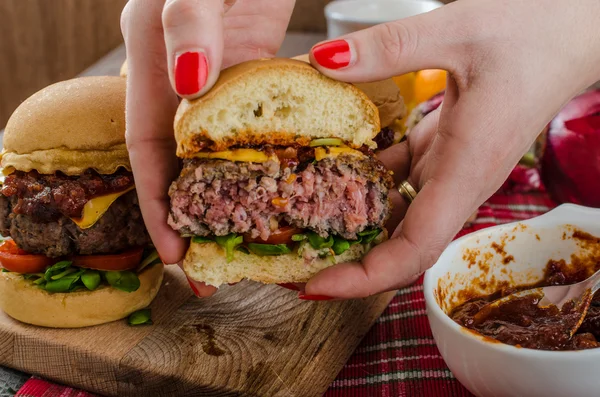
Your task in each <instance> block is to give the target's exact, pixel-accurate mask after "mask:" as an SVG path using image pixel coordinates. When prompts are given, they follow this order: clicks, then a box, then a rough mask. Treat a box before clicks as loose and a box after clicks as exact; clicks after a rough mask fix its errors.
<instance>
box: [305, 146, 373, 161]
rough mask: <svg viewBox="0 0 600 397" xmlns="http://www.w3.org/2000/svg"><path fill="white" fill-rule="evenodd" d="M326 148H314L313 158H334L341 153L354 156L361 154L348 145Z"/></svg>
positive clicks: (318, 159)
mask: <svg viewBox="0 0 600 397" xmlns="http://www.w3.org/2000/svg"><path fill="white" fill-rule="evenodd" d="M328 149H329V153H328V150H327V149H326V148H324V147H317V148H315V159H316V160H317V161H321V160H323V159H324V158H336V157H337V156H339V155H340V154H342V153H348V154H353V155H355V156H363V154H362V152H359V151H358V150H354V149H351V148H349V147H340V146H330V147H329V148H328Z"/></svg>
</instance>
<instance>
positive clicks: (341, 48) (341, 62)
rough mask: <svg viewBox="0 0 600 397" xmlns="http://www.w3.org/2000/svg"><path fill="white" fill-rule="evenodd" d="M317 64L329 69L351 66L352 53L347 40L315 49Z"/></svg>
mask: <svg viewBox="0 0 600 397" xmlns="http://www.w3.org/2000/svg"><path fill="white" fill-rule="evenodd" d="M312 51H313V56H314V57H315V60H316V61H317V63H318V64H319V65H321V66H323V67H325V68H327V69H340V68H343V67H345V66H348V65H349V64H350V60H351V59H352V53H351V52H350V46H349V45H348V42H347V41H346V40H333V41H328V42H327V43H323V44H318V45H316V46H315V47H314V48H313V50H312Z"/></svg>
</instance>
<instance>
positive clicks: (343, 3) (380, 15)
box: [325, 0, 444, 39]
mask: <svg viewBox="0 0 600 397" xmlns="http://www.w3.org/2000/svg"><path fill="white" fill-rule="evenodd" d="M443 5H444V3H442V2H439V1H436V0H337V1H332V2H331V3H329V4H327V5H326V6H325V18H326V19H327V37H328V38H330V39H331V38H334V37H339V36H342V35H344V34H347V33H351V32H354V31H356V30H361V29H365V28H368V27H371V26H373V25H378V24H380V23H385V22H391V21H395V20H398V19H402V18H407V17H411V16H414V15H417V14H422V13H425V12H428V11H432V10H434V9H436V8H439V7H441V6H443Z"/></svg>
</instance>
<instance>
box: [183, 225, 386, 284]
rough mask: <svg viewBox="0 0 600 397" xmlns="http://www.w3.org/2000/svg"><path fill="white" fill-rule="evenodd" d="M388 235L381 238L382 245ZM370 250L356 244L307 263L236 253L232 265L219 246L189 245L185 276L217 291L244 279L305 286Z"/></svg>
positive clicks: (288, 257) (291, 257)
mask: <svg viewBox="0 0 600 397" xmlns="http://www.w3.org/2000/svg"><path fill="white" fill-rule="evenodd" d="M386 238H387V233H386V232H384V233H382V234H381V241H383V240H384V239H386ZM370 248H371V247H369V246H365V245H361V244H355V245H352V246H350V248H349V249H348V250H347V251H345V252H344V253H342V254H341V255H336V256H335V257H331V256H330V257H326V258H316V259H314V260H313V261H310V262H307V261H305V260H304V258H302V257H300V256H299V255H298V254H297V253H290V254H285V255H277V256H258V255H253V254H245V253H243V252H240V251H237V250H236V251H235V252H234V254H233V260H231V261H230V262H229V263H228V262H227V259H226V257H225V250H224V249H223V248H221V246H219V245H218V244H216V243H213V242H209V243H194V242H191V243H190V247H189V248H188V251H187V253H186V255H185V259H184V260H183V270H184V272H185V274H186V275H187V276H188V277H190V278H191V279H194V280H196V281H200V282H204V283H206V284H208V285H212V286H214V287H219V286H220V285H222V284H225V283H229V284H231V283H237V282H240V281H242V280H243V279H247V280H252V281H258V282H261V283H264V284H276V283H277V284H282V283H305V282H307V281H308V280H309V279H310V278H311V277H312V276H314V275H315V274H317V273H318V272H319V271H321V270H323V269H325V268H327V267H330V266H333V265H335V264H336V263H343V262H351V261H357V260H361V259H362V258H363V257H364V256H365V255H366V253H367V252H368V251H369V249H370Z"/></svg>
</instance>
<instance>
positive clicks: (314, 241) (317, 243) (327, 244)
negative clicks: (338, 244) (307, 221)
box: [307, 232, 333, 250]
mask: <svg viewBox="0 0 600 397" xmlns="http://www.w3.org/2000/svg"><path fill="white" fill-rule="evenodd" d="M307 237H308V242H309V243H310V245H311V247H313V248H314V249H316V250H320V249H323V248H331V247H332V246H333V236H331V235H330V236H329V238H328V239H327V240H325V239H324V238H323V237H321V236H319V235H318V234H317V233H315V232H308V235H307Z"/></svg>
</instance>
